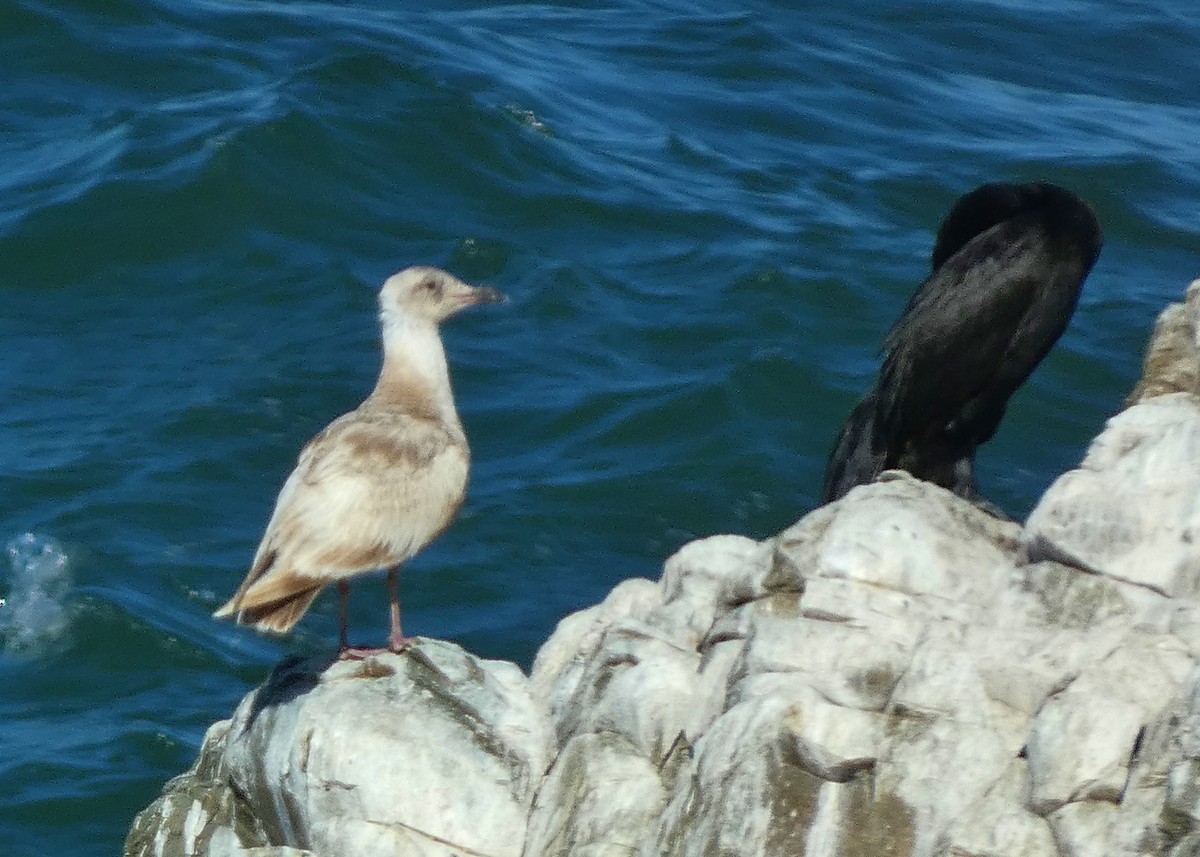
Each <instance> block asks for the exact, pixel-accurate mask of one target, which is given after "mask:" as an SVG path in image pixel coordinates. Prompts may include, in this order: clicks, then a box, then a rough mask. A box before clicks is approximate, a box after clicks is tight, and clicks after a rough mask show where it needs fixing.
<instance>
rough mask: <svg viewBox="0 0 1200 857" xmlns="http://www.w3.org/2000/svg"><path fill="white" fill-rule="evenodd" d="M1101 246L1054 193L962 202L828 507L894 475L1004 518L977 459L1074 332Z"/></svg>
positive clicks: (1039, 189)
mask: <svg viewBox="0 0 1200 857" xmlns="http://www.w3.org/2000/svg"><path fill="white" fill-rule="evenodd" d="M1102 241H1103V238H1102V235H1101V231H1100V224H1099V222H1098V221H1097V220H1096V215H1095V213H1094V212H1093V211H1092V209H1091V207H1090V206H1089V205H1088V204H1087V203H1086V202H1084V201H1083V200H1082V199H1080V198H1079V197H1078V196H1076V195H1075V194H1073V193H1071V192H1070V191H1068V190H1065V189H1063V188H1061V187H1058V186H1056V185H1052V184H1048V183H1045V182H1037V183H1034V184H1024V185H1014V184H1007V183H995V184H985V185H982V186H981V187H978V188H976V189H975V190H973V191H971V192H970V193H968V194H966V195H965V196H963V197H961V198H960V199H959V200H958V201H957V202H956V203H955V204H954V207H953V208H951V209H950V213H949V214H947V215H946V218H945V220H943V221H942V225H941V227H940V228H939V229H938V234H937V240H936V242H935V243H934V246H933V253H932V256H931V260H930V261H931V263H932V268H933V270H932V272H931V273H930V275H929V277H928V278H927V279H926V280H925V282H923V283H922V284H921V286H920V287H919V288H918V289H917V291H916V292H915V293H914V294H913V296H912V298H911V299H910V300H909V302H908V305H907V306H906V307H905V308H904V312H903V313H902V314H901V315H900V318H899V320H898V321H897V322H896V324H895V325H894V326H893V327H892V329H891V331H889V332H888V334H887V336H886V337H885V338H884V340H883V346H882V348H881V351H883V352H884V359H883V366H882V367H881V368H880V370H879V379H878V380H877V381H876V383H875V387H874V388H873V389H872V390H871V391H870V392H869V393H868V394H867V395H866V397H865V398H864V399H863V400H862V401H861V402H859V403H858V405H857V406H856V407H855V408H854V410H853V411H852V412H851V413H850V417H849V418H848V419H847V420H846V424H845V425H844V426H843V427H842V431H841V434H840V435H839V436H838V440H837V444H836V445H835V446H834V449H833V452H832V453H831V454H830V456H829V464H828V466H827V468H826V471H825V486H824V490H823V492H822V497H821V502H823V503H828V502H830V501H832V500H836V499H837V498H839V497H841V496H842V495H844V494H845V493H846V492H847V491H849V490H850V489H851V488H853V487H854V486H856V485H862V484H864V483H867V482H871V481H873V480H874V479H875V477H876V476H878V475H879V474H880V473H881V472H882V471H884V470H889V469H893V468H894V469H900V470H907V471H908V472H909V473H911V474H912V475H913V476H916V477H917V478H918V479H923V480H925V481H928V482H933V483H935V484H937V485H941V486H942V487H944V488H948V489H950V490H951V491H953V492H954V493H955V494H957V495H959V496H960V497H964V498H966V499H968V500H971V501H972V502H975V503H978V504H979V505H981V506H983V507H985V508H988V509H989V511H993V512H998V510H996V509H995V507H993V506H991V504H990V503H988V502H987V501H986V500H984V499H983V498H982V497H981V496H980V495H979V492H978V489H977V488H976V486H975V477H974V475H973V473H972V467H973V465H974V460H975V450H976V448H977V447H978V446H979V445H980V444H982V443H986V442H987V441H988V440H989V439H990V438H991V437H992V435H993V434H995V433H996V428H997V426H999V425H1000V420H1001V419H1002V418H1003V417H1004V408H1005V406H1006V405H1007V404H1008V400H1009V397H1010V396H1012V394H1013V392H1015V391H1016V389H1017V387H1019V386H1021V384H1022V383H1023V382H1024V381H1025V379H1026V378H1028V377H1029V374H1030V373H1031V372H1032V371H1033V370H1034V368H1035V367H1036V366H1037V365H1038V363H1040V362H1041V360H1042V358H1043V357H1045V356H1046V352H1048V351H1049V350H1050V348H1051V347H1052V346H1053V345H1054V343H1055V342H1056V341H1057V340H1058V338H1059V337H1060V336H1061V335H1062V333H1063V331H1064V330H1065V329H1066V327H1067V322H1068V320H1069V319H1070V318H1071V313H1072V312H1074V310H1075V304H1076V301H1077V300H1078V299H1079V292H1080V289H1081V288H1082V286H1083V281H1084V278H1086V277H1087V275H1088V272H1089V271H1090V270H1091V268H1092V265H1093V264H1094V263H1095V261H1096V257H1097V256H1098V255H1099V253H1100V246H1101V243H1102Z"/></svg>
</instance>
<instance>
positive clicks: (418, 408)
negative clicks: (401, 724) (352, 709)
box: [213, 267, 504, 658]
mask: <svg viewBox="0 0 1200 857" xmlns="http://www.w3.org/2000/svg"><path fill="white" fill-rule="evenodd" d="M503 300H504V295H502V294H501V293H500V292H498V291H497V290H496V289H493V288H486V287H481V286H472V285H469V284H467V283H464V282H463V281H461V280H459V279H457V278H456V277H454V276H452V275H451V274H448V273H446V272H445V271H442V270H439V269H438V268H431V267H413V268H406V269H405V270H403V271H401V272H399V273H398V274H394V275H393V276H391V277H389V278H388V280H387V282H385V283H384V284H383V288H382V289H381V290H380V292H379V319H380V324H381V326H382V329H383V366H382V368H381V369H380V372H379V380H378V381H377V382H376V384H375V389H374V390H372V392H371V394H370V395H369V396H368V397H367V398H366V400H365V401H364V402H363V403H362V404H361V405H359V406H358V407H357V408H355V409H354V410H353V411H351V412H350V413H348V414H344V415H342V416H340V417H338V418H337V419H336V420H334V421H333V422H332V423H330V424H329V425H328V426H326V427H325V429H324V430H322V431H321V432H320V433H319V434H317V436H316V437H314V438H313V439H312V440H310V441H309V442H308V444H307V445H306V446H305V447H304V448H303V449H302V450H301V451H300V456H299V460H298V461H297V462H296V468H295V469H294V470H293V471H292V473H291V475H290V476H289V477H288V478H287V481H286V482H284V484H283V488H282V489H280V491H279V497H278V498H277V499H276V501H275V511H274V512H273V513H272V514H271V519H270V521H269V522H268V523H267V529H266V532H265V533H264V534H263V537H262V543H261V544H260V545H259V546H258V550H257V552H256V553H255V555H254V560H253V562H252V563H251V565H250V570H249V572H248V573H247V574H246V579H245V580H244V581H243V582H242V585H241V586H240V587H239V588H238V591H237V593H236V594H235V595H234V596H233V597H232V598H231V599H229V601H228V603H226V604H225V605H224V606H222V607H221V608H220V609H219V610H217V611H216V612H215V613H214V614H213V616H214V617H216V618H218V619H224V618H229V617H233V618H235V619H236V621H237V622H238V623H239V624H244V625H251V626H253V627H255V628H258V629H260V630H265V631H275V632H278V633H286V632H287V631H289V630H291V628H292V627H293V626H294V625H295V624H296V623H297V622H298V621H299V620H300V617H302V616H303V615H304V613H305V611H307V610H308V608H309V606H310V605H311V604H312V603H313V600H314V599H315V598H316V597H317V595H318V594H319V593H320V592H321V590H322V589H324V588H325V586H326V585H328V584H330V583H334V582H336V583H337V587H338V620H339V628H340V633H339V638H338V644H339V645H338V652H339V657H340V658H361V657H366V656H367V655H369V654H372V653H375V652H379V651H384V650H383V649H358V648H351V647H350V645H349V642H348V640H347V636H346V599H347V596H348V595H349V591H350V584H349V578H351V577H354V576H355V575H359V574H364V573H366V572H370V571H376V570H378V569H387V587H388V599H389V602H390V608H391V634H390V635H389V637H388V646H387V649H388V650H390V651H393V652H399V651H403V649H404V648H405V647H406V646H408V644H409V643H410V642H411V640H410V639H409V638H407V637H405V636H404V634H403V632H402V630H401V625H400V601H399V598H398V595H397V579H398V576H399V570H400V566H401V564H402V563H404V562H405V561H407V560H408V559H410V558H411V557H412V556H414V555H415V554H416V553H417V552H418V551H420V550H421V549H422V548H424V547H425V546H426V545H428V544H429V543H430V542H432V541H433V540H434V539H436V538H437V537H438V536H439V535H441V533H442V532H443V531H444V530H445V529H446V528H447V527H448V526H449V525H450V523H451V522H452V521H453V520H454V517H455V516H456V515H457V513H458V510H459V507H460V506H461V505H462V502H463V497H464V496H465V494H466V489H467V471H468V467H469V463H470V451H469V449H468V447H467V438H466V435H465V434H464V432H463V427H462V422H461V421H460V420H459V417H458V411H457V410H456V409H455V406H454V395H453V393H452V391H451V389H450V374H449V369H448V367H447V365H446V352H445V349H444V348H443V347H442V340H441V337H440V335H439V333H438V325H439V324H440V323H441V322H443V321H445V320H446V319H448V318H450V317H451V316H453V315H455V314H456V313H458V312H459V311H461V310H463V309H466V308H467V307H472V306H478V305H480V304H492V303H499V302H501V301H503Z"/></svg>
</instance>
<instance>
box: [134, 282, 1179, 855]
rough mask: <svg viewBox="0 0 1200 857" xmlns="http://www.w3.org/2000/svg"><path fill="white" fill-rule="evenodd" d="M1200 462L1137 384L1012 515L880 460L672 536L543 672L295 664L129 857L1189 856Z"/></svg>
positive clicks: (434, 660) (1173, 397)
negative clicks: (774, 513)
mask: <svg viewBox="0 0 1200 857" xmlns="http://www.w3.org/2000/svg"><path fill="white" fill-rule="evenodd" d="M1196 294H1197V290H1196V287H1193V290H1192V292H1191V295H1192V298H1191V300H1193V301H1194V300H1195V295H1196ZM1195 368H1196V370H1197V373H1198V374H1197V377H1200V361H1198V362H1197V366H1196V367H1195ZM1186 372H1187V370H1186V369H1181V370H1179V371H1176V370H1172V374H1173V376H1175V377H1182V376H1184V375H1186ZM1147 389H1149V388H1147ZM1198 463H1200V398H1197V396H1195V395H1192V394H1190V393H1186V392H1173V393H1169V394H1165V395H1159V396H1149V395H1145V396H1143V397H1142V398H1141V399H1140V403H1139V404H1137V405H1136V406H1134V407H1132V408H1130V409H1129V410H1127V411H1126V412H1124V413H1122V414H1120V415H1118V416H1117V417H1115V418H1114V419H1112V420H1111V421H1110V422H1109V424H1108V426H1107V427H1106V428H1105V430H1104V432H1103V433H1102V434H1101V435H1100V437H1098V438H1097V439H1096V441H1095V442H1094V443H1093V444H1092V446H1091V449H1090V450H1089V452H1088V454H1087V456H1086V457H1085V459H1084V460H1083V462H1082V463H1081V465H1080V467H1079V468H1078V469H1076V470H1073V471H1071V472H1069V473H1067V474H1064V475H1063V476H1062V477H1061V478H1060V479H1059V480H1058V481H1057V482H1056V483H1055V484H1054V485H1053V486H1052V487H1051V488H1050V489H1049V491H1047V493H1046V495H1045V496H1044V497H1043V498H1042V500H1041V502H1040V503H1039V504H1038V506H1037V508H1036V509H1035V510H1034V511H1033V513H1032V514H1031V515H1030V517H1029V520H1028V521H1027V523H1026V524H1025V525H1023V526H1022V525H1020V524H1017V523H1013V522H1008V521H999V520H997V519H995V518H993V517H991V516H989V515H987V514H985V513H984V512H982V511H980V510H979V509H977V508H975V507H974V506H972V505H970V504H969V503H966V502H964V501H962V500H960V499H959V498H957V497H955V496H953V495H952V494H950V493H949V492H946V491H944V490H942V489H940V488H937V487H934V486H932V485H928V484H925V483H922V482H918V481H916V480H914V479H912V478H910V477H908V476H906V475H904V474H899V473H893V474H886V475H885V477H884V479H882V480H881V481H879V482H877V483H875V484H873V485H869V486H863V487H860V488H856V489H855V490H853V491H851V492H850V494H848V495H847V496H846V497H845V498H844V499H842V500H840V501H839V502H837V503H834V504H831V505H829V506H826V507H823V508H820V509H818V510H816V511H814V512H812V513H810V514H809V515H807V516H805V517H804V518H802V519H801V520H800V521H798V522H797V523H796V524H795V525H793V526H792V527H790V528H789V529H787V530H786V531H784V532H783V533H781V534H779V535H778V536H777V537H775V538H772V539H768V540H766V541H762V542H756V541H753V540H751V539H747V538H742V537H739V536H715V537H712V538H708V539H703V540H700V541H697V542H694V543H692V544H689V545H687V546H685V547H684V548H683V549H682V550H680V551H679V552H678V553H677V554H676V555H675V556H673V557H671V558H670V559H669V560H668V561H667V563H666V565H665V567H664V569H663V571H662V574H661V577H660V578H659V579H658V580H657V581H651V580H642V579H634V580H628V581H625V582H624V583H622V584H620V585H619V586H617V587H616V588H615V589H614V590H613V591H612V593H611V594H610V595H609V596H608V598H606V599H605V600H604V601H603V602H602V603H601V604H598V605H596V606H595V607H592V608H590V609H588V610H584V611H582V612H580V613H577V614H574V615H572V616H569V617H567V618H565V619H564V620H563V621H562V622H561V623H560V624H559V626H558V628H557V630H556V631H555V633H554V634H553V635H552V636H551V638H550V639H549V640H548V641H547V642H546V644H545V645H544V646H543V647H542V649H541V651H540V652H539V654H538V657H537V659H536V661H535V663H534V667H533V670H532V674H531V675H530V676H529V677H528V678H526V677H525V676H523V675H522V674H521V673H520V672H519V671H518V670H517V669H516V667H514V666H512V665H511V664H504V663H497V662H489V661H482V660H479V659H476V658H474V657H473V656H471V655H469V654H467V653H465V652H463V651H462V650H461V649H458V648H457V647H454V646H452V645H449V644H446V643H440V642H435V641H431V640H421V641H420V642H419V643H418V645H417V646H415V647H414V648H413V649H412V650H410V651H408V652H406V653H405V654H403V655H399V656H397V655H385V656H381V657H378V658H374V659H371V660H367V661H365V662H362V663H335V664H332V665H330V664H329V663H328V662H327V661H326V662H321V661H305V662H293V663H288V664H284V665H281V666H280V667H279V668H278V669H276V671H275V672H274V673H273V674H272V676H271V678H270V679H269V680H268V681H267V683H266V684H264V685H263V687H261V688H259V689H258V690H257V691H255V692H253V693H252V694H250V695H249V696H248V697H247V698H246V699H245V700H244V701H243V702H242V704H241V705H240V706H239V707H238V710H237V711H236V712H235V714H234V716H233V719H232V720H231V721H225V722H223V723H220V724H217V725H216V726H214V727H213V728H212V729H211V730H210V731H209V733H208V735H207V736H206V738H205V741H204V746H203V748H202V749H201V752H200V757H199V759H198V761H197V763H196V766H195V767H194V768H193V769H192V771H190V772H189V773H188V774H185V775H184V776H182V777H179V778H177V779H176V780H173V781H172V782H171V783H168V785H167V787H166V789H165V790H164V793H163V795H162V797H160V798H159V799H158V800H157V801H156V802H155V803H154V804H152V805H151V806H150V807H149V808H148V809H146V810H145V811H144V812H143V813H142V814H141V815H139V816H138V818H137V819H136V820H135V822H134V826H133V829H132V830H131V832H130V836H129V839H128V841H127V843H126V851H125V853H126V855H129V857H133V855H137V857H142V856H143V855H146V857H149V855H170V857H183V855H214V857H215V855H246V854H253V855H259V857H266V855H289V854H290V855H296V854H311V855H321V857H342V855H360V854H363V855H365V854H373V855H406V856H407V855H438V857H442V855H451V854H456V855H489V857H491V856H492V855H495V857H503V855H512V857H517V855H524V857H568V855H570V857H618V855H619V857H629V855H641V857H652V855H653V857H658V855H676V857H701V855H705V857H706V856H707V855H718V854H719V855H722V857H739V855H745V857H751V855H755V857H758V855H772V857H785V855H796V857H799V856H800V855H804V857H835V855H836V857H858V855H863V857H868V855H869V857H893V856H894V857H909V855H920V857H1092V855H1094V857H1121V855H1131V856H1132V855H1170V856H1171V857H1184V855H1200V669H1197V667H1198V665H1200V466H1198ZM293 849H304V850H293Z"/></svg>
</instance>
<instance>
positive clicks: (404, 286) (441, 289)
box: [379, 266, 505, 327]
mask: <svg viewBox="0 0 1200 857" xmlns="http://www.w3.org/2000/svg"><path fill="white" fill-rule="evenodd" d="M504 299H505V298H504V295H502V294H501V293H500V292H498V291H496V290H495V289H493V288H488V287H486V286H472V285H471V284H469V283H464V282H463V281H462V280H460V279H458V277H455V276H454V275H453V274H448V273H446V272H445V271H443V270H441V269H440V268H430V267H425V266H421V267H415V268H405V269H404V270H403V271H401V272H400V273H398V274H392V276H390V277H388V279H387V282H385V283H384V284H383V288H382V289H381V290H380V291H379V317H380V318H381V319H382V320H383V324H384V327H389V326H391V325H393V324H400V323H404V322H410V323H411V322H422V321H424V322H428V323H431V324H435V325H436V324H440V323H441V322H443V321H445V320H446V319H448V318H449V317H450V316H452V315H454V314H455V313H457V312H459V311H461V310H464V309H466V308H467V307H473V306H479V305H480V304H495V303H500V302H502V301H503V300H504Z"/></svg>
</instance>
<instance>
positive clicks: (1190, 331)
mask: <svg viewBox="0 0 1200 857" xmlns="http://www.w3.org/2000/svg"><path fill="white" fill-rule="evenodd" d="M1167 393H1191V394H1192V395H1195V396H1200V280H1196V281H1195V282H1193V283H1192V285H1191V287H1190V288H1188V290H1187V297H1186V298H1185V299H1184V302H1183V303H1179V304H1171V305H1170V306H1168V307H1167V308H1166V309H1165V310H1163V312H1162V314H1161V315H1160V316H1159V317H1158V323H1157V324H1155V326H1154V335H1153V336H1151V337H1150V345H1149V346H1148V347H1147V348H1146V360H1145V363H1144V364H1143V366H1142V378H1141V380H1140V381H1138V383H1137V386H1136V387H1134V388H1133V392H1132V393H1131V394H1130V395H1129V399H1128V400H1127V401H1126V404H1127V405H1135V404H1137V403H1138V402H1142V401H1145V400H1146V399H1150V398H1153V397H1154V396H1162V395H1165V394H1167Z"/></svg>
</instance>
